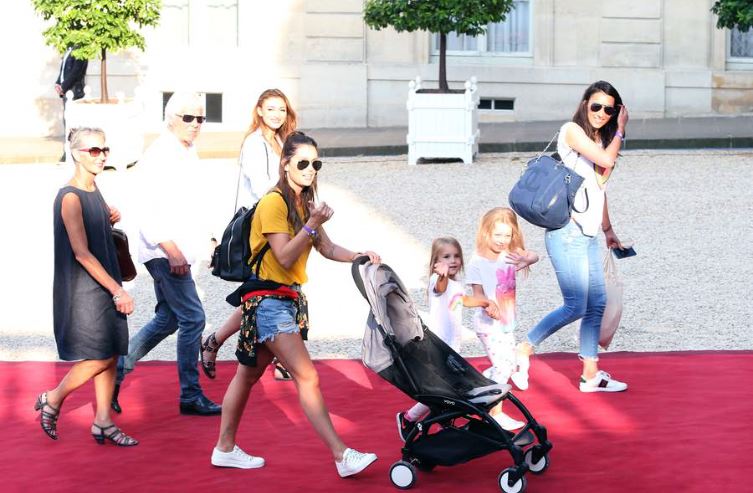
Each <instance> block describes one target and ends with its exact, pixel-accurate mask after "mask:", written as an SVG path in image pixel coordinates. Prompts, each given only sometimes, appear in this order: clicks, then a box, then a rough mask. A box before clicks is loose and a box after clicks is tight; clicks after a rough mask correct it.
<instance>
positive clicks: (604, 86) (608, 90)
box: [573, 80, 622, 147]
mask: <svg viewBox="0 0 753 493" xmlns="http://www.w3.org/2000/svg"><path fill="white" fill-rule="evenodd" d="M597 92H603V93H604V94H606V95H608V96H612V97H613V98H614V107H615V109H617V110H618V111H617V113H615V114H614V115H612V118H610V119H609V121H608V122H607V124H606V125H604V126H603V127H601V128H600V129H598V130H596V129H595V128H593V127H592V126H591V124H590V123H589V121H588V100H589V99H591V96H593V95H594V94H596V93H597ZM621 106H622V97H621V96H620V93H619V92H617V89H615V88H614V86H613V85H612V84H610V83H609V82H607V81H603V80H599V81H596V82H594V83H593V84H591V85H590V86H588V88H587V89H586V91H585V92H584V93H583V97H582V98H580V104H579V105H578V109H577V110H576V111H575V114H574V115H573V122H575V123H577V124H578V125H580V127H581V128H582V129H583V130H585V132H586V135H588V136H589V137H590V138H591V139H593V138H594V137H595V136H596V134H598V135H599V138H600V139H601V145H602V147H606V146H608V145H609V143H610V142H612V139H613V138H614V134H615V132H617V115H619V110H620V107H621Z"/></svg>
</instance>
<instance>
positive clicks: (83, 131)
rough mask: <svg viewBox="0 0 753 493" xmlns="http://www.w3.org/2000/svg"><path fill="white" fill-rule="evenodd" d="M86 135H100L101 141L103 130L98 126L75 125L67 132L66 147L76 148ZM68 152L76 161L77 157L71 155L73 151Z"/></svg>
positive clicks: (103, 134) (74, 149) (103, 137)
mask: <svg viewBox="0 0 753 493" xmlns="http://www.w3.org/2000/svg"><path fill="white" fill-rule="evenodd" d="M86 135H98V136H100V137H102V141H104V140H105V131H104V130H102V129H101V128H99V127H76V128H72V129H71V130H70V131H69V132H68V149H69V150H70V151H76V150H78V148H79V146H80V145H81V141H82V140H83V138H84V136H86ZM69 154H70V156H71V158H72V159H73V161H74V162H78V159H76V156H74V155H73V152H70V153H69Z"/></svg>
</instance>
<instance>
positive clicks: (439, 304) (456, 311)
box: [429, 274, 465, 351]
mask: <svg viewBox="0 0 753 493" xmlns="http://www.w3.org/2000/svg"><path fill="white" fill-rule="evenodd" d="M438 280H439V276H438V275H437V274H432V275H431V277H430V278H429V329H431V331H432V332H434V334H436V335H437V336H439V338H440V339H442V340H443V341H444V342H446V343H447V345H448V346H450V347H451V348H452V349H454V350H455V351H459V350H460V344H461V339H462V330H463V295H464V294H465V292H464V290H463V284H462V283H460V282H458V281H454V280H452V279H448V280H447V289H446V290H445V292H444V293H441V294H440V293H436V292H434V288H435V287H436V285H437V281H438Z"/></svg>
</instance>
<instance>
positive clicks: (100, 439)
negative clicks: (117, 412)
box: [92, 423, 139, 447]
mask: <svg viewBox="0 0 753 493" xmlns="http://www.w3.org/2000/svg"><path fill="white" fill-rule="evenodd" d="M92 426H93V427H94V428H97V429H99V433H94V432H92V438H94V440H96V442H97V443H98V444H100V445H104V444H105V439H107V440H109V441H111V442H112V443H114V444H115V445H117V446H118V447H133V446H135V445H138V444H139V441H138V440H136V439H135V438H132V437H129V436H128V435H126V434H125V433H123V431H122V430H121V429H120V428H118V427H117V426H115V425H114V424H112V425H110V426H99V425H98V424H97V423H92ZM110 429H112V432H110V433H105V432H106V431H107V430H110Z"/></svg>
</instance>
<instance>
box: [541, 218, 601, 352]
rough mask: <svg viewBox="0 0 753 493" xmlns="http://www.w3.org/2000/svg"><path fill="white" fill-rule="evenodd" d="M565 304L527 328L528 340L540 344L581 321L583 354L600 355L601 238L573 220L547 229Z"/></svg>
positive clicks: (581, 348)
mask: <svg viewBox="0 0 753 493" xmlns="http://www.w3.org/2000/svg"><path fill="white" fill-rule="evenodd" d="M544 240H545V243H546V251H547V253H548V254H549V258H550V260H551V261H552V266H553V267H554V272H555V273H556V275H557V282H558V283H559V285H560V291H562V298H563V304H562V306H560V307H559V308H557V309H556V310H554V311H553V312H551V313H549V314H548V315H547V316H546V317H544V318H543V319H541V321H540V322H539V323H538V324H536V326H535V327H534V328H532V329H531V330H530V331H529V332H528V342H529V343H530V344H531V345H532V346H537V345H538V344H540V343H541V342H542V341H543V340H544V339H546V338H547V337H549V336H550V335H552V334H554V333H555V332H557V331H558V330H559V329H561V328H562V327H564V326H565V325H567V324H569V323H572V322H575V321H576V320H578V319H582V320H581V322H580V353H579V354H580V357H581V358H590V359H597V355H598V344H599V331H600V330H601V319H602V317H603V316H604V306H605V305H606V302H607V294H606V289H605V286H604V267H603V266H602V261H601V249H600V248H599V238H598V237H597V236H594V237H590V236H586V235H584V234H583V233H582V232H581V230H580V226H578V225H577V224H576V223H575V222H574V221H570V222H569V223H568V224H567V226H565V227H564V228H561V229H553V230H548V231H547V232H546V234H545V236H544Z"/></svg>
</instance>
